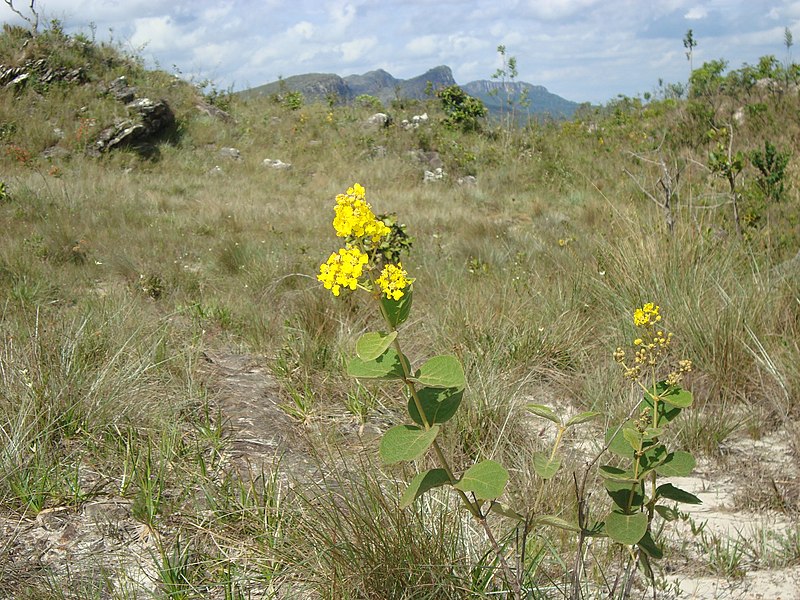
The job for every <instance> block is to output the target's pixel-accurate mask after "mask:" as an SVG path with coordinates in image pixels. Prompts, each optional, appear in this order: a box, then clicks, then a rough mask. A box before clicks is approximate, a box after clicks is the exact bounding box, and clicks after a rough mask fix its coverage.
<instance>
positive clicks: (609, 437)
mask: <svg viewBox="0 0 800 600" xmlns="http://www.w3.org/2000/svg"><path fill="white" fill-rule="evenodd" d="M605 442H606V444H608V449H609V450H610V451H611V452H613V453H614V454H616V455H617V456H622V457H623V458H633V448H631V445H630V444H629V443H628V440H626V439H625V436H624V435H623V433H622V427H609V428H608V429H607V430H606V436H605Z"/></svg>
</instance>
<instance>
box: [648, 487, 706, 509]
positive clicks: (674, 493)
mask: <svg viewBox="0 0 800 600" xmlns="http://www.w3.org/2000/svg"><path fill="white" fill-rule="evenodd" d="M656 497H657V498H666V499H667V500H674V501H675V502H682V503H683V504H702V503H703V501H702V500H700V498H698V497H697V496H695V495H694V494H692V493H690V492H687V491H684V490H682V489H680V488H677V487H675V486H674V485H672V484H671V483H664V484H662V485H660V486H658V487H657V488H656ZM656 508H658V507H656Z"/></svg>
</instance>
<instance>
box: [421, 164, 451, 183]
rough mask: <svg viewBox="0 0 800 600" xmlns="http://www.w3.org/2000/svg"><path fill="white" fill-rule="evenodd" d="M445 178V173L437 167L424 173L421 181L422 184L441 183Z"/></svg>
mask: <svg viewBox="0 0 800 600" xmlns="http://www.w3.org/2000/svg"><path fill="white" fill-rule="evenodd" d="M445 177H447V173H445V172H444V171H443V170H442V168H441V167H439V168H437V169H434V170H433V171H425V173H424V175H423V177H422V181H423V182H424V183H435V182H437V181H442V180H443V179H444V178H445Z"/></svg>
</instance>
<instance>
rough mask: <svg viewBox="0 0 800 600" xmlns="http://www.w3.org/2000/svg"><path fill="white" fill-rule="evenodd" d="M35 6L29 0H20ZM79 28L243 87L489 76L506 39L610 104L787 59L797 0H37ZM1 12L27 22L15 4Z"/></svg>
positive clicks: (559, 89)
mask: <svg viewBox="0 0 800 600" xmlns="http://www.w3.org/2000/svg"><path fill="white" fill-rule="evenodd" d="M14 4H15V6H17V7H18V8H20V9H21V10H23V11H24V10H25V9H26V7H27V5H28V4H29V0H14ZM35 6H38V7H39V12H40V13H42V14H43V15H45V16H46V17H47V18H58V19H60V20H61V21H62V22H63V23H64V25H65V28H66V29H67V30H68V31H70V32H79V31H80V32H84V33H86V34H87V35H90V23H93V24H94V25H95V27H96V36H97V39H99V40H106V39H108V37H109V35H113V40H115V41H116V42H119V43H121V44H123V46H124V47H125V48H126V49H128V50H130V51H134V52H137V53H139V54H141V55H142V56H143V57H144V58H145V60H146V61H147V63H148V65H150V66H155V65H157V66H159V67H161V68H163V69H165V70H168V71H177V72H179V73H180V74H181V75H182V76H183V77H185V78H193V79H195V80H202V79H206V78H210V79H212V80H213V81H214V82H215V83H216V85H217V87H218V88H220V89H226V88H229V87H232V88H233V89H234V90H240V89H244V88H248V87H253V86H257V85H261V84H263V83H268V82H270V81H274V80H276V79H277V78H278V77H288V76H290V75H298V74H301V73H309V72H320V73H337V74H339V75H351V74H354V73H364V72H366V71H370V70H373V69H379V68H380V69H385V70H387V71H388V72H389V73H391V74H392V75H394V76H395V77H398V78H403V79H405V78H409V77H414V76H416V75H420V74H422V73H423V72H425V71H427V70H428V69H430V68H432V67H435V66H437V65H448V66H449V67H450V68H451V69H452V70H453V75H454V77H455V79H456V81H457V82H458V83H467V82H469V81H472V80H475V79H488V78H489V76H490V75H491V74H492V73H493V72H494V71H495V69H497V68H498V66H500V62H499V58H498V55H497V52H496V48H497V46H498V45H499V44H504V45H505V46H506V48H507V53H508V54H509V55H510V56H515V57H516V58H517V62H518V69H519V79H520V80H521V81H527V82H529V83H533V84H538V85H544V86H545V87H547V88H548V89H549V90H550V91H551V92H553V93H556V94H559V95H560V96H563V97H565V98H567V99H569V100H574V101H577V102H584V101H590V102H605V101H607V100H609V99H610V98H613V97H615V96H616V95H617V94H626V95H629V96H633V95H636V94H641V93H644V92H648V91H652V90H654V89H655V88H656V86H657V83H658V80H659V79H663V80H664V81H666V82H680V81H685V80H686V79H687V77H688V72H689V65H688V62H687V60H686V56H685V49H684V47H683V42H682V40H683V37H684V35H685V34H686V32H687V30H688V29H690V28H691V29H692V30H693V32H694V37H695V39H696V40H697V42H698V45H697V47H696V48H695V51H694V64H695V66H698V65H700V64H702V62H703V61H706V60H712V59H717V58H724V59H726V60H728V61H729V64H730V66H731V67H733V68H739V67H740V66H742V64H743V63H751V64H752V63H755V62H757V60H758V58H759V57H761V56H763V55H765V54H773V55H775V56H776V57H778V58H779V59H780V60H782V61H783V60H785V59H786V58H787V50H786V47H785V46H784V29H785V28H786V27H788V28H789V29H790V30H792V31H793V32H794V34H795V36H796V38H797V42H798V47H797V48H792V51H794V54H796V55H797V57H800V1H789V0H785V1H782V0H705V1H702V0H659V1H655V0H81V1H78V0H36V4H35ZM0 21H4V22H7V21H12V22H18V21H19V19H17V18H16V17H15V16H14V14H13V13H12V12H11V11H10V10H9V9H8V7H6V6H5V5H0Z"/></svg>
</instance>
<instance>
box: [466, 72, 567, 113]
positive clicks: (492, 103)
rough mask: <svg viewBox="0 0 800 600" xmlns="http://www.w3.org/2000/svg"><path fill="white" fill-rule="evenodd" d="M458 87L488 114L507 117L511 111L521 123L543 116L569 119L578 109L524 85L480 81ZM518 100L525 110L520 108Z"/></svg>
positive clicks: (561, 99)
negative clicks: (476, 99) (486, 110)
mask: <svg viewBox="0 0 800 600" xmlns="http://www.w3.org/2000/svg"><path fill="white" fill-rule="evenodd" d="M461 87H462V89H463V90H464V91H465V92H467V93H468V94H469V95H470V96H473V97H474V98H478V99H479V100H481V101H482V102H483V103H484V104H485V105H486V108H488V109H489V113H490V114H492V115H494V116H499V115H503V114H508V113H509V112H511V109H512V107H513V113H514V114H515V116H516V117H517V119H518V120H521V121H525V120H527V118H528V116H531V117H537V116H541V115H543V114H545V115H549V116H551V117H553V118H555V119H570V118H572V115H574V114H575V111H576V110H577V109H578V107H579V106H580V104H579V103H577V102H571V101H570V100H565V99H564V98H562V97H561V96H558V95H556V94H552V93H550V92H548V91H547V88H546V87H544V86H541V85H531V84H530V83H525V82H524V81H515V82H513V83H509V82H506V83H502V82H500V81H488V80H485V79H483V80H480V81H470V82H469V83H468V84H466V85H462V86H461ZM526 91H527V95H525V92H526ZM522 100H524V103H525V104H526V105H527V106H523V105H521V101H522ZM509 102H510V105H509Z"/></svg>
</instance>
